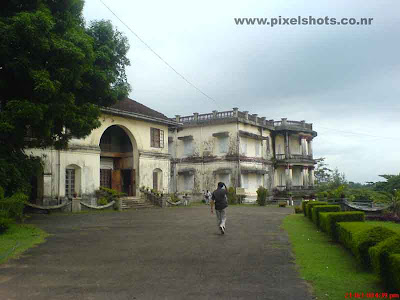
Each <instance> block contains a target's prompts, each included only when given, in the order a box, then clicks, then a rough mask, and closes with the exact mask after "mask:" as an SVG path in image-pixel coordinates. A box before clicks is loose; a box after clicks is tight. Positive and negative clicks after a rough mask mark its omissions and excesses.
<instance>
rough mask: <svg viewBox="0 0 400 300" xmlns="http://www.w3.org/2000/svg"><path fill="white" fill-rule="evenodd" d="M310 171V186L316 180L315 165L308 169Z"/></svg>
mask: <svg viewBox="0 0 400 300" xmlns="http://www.w3.org/2000/svg"><path fill="white" fill-rule="evenodd" d="M308 172H309V178H310V182H309V184H310V186H314V181H315V176H314V167H310V168H309V169H308Z"/></svg>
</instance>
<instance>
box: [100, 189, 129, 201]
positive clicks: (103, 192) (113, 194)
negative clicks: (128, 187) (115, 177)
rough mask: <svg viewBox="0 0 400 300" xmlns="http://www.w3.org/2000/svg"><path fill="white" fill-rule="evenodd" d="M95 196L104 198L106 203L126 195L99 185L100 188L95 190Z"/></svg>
mask: <svg viewBox="0 0 400 300" xmlns="http://www.w3.org/2000/svg"><path fill="white" fill-rule="evenodd" d="M96 196H97V198H98V199H99V200H100V199H101V198H105V199H106V200H107V203H110V202H112V201H117V200H118V198H120V197H123V196H126V194H125V193H121V192H118V191H116V190H113V189H109V188H106V187H103V186H101V187H100V189H99V190H97V191H96Z"/></svg>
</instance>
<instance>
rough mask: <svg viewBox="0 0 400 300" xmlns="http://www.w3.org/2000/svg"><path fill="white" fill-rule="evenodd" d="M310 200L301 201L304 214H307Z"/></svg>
mask: <svg viewBox="0 0 400 300" xmlns="http://www.w3.org/2000/svg"><path fill="white" fill-rule="evenodd" d="M308 202H309V201H302V202H301V208H302V210H303V214H304V216H307V203H308Z"/></svg>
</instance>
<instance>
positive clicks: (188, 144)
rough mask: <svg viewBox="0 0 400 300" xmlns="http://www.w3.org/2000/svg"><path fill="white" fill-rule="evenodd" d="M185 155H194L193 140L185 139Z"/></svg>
mask: <svg viewBox="0 0 400 300" xmlns="http://www.w3.org/2000/svg"><path fill="white" fill-rule="evenodd" d="M183 155H186V156H190V155H193V141H192V140H184V141H183Z"/></svg>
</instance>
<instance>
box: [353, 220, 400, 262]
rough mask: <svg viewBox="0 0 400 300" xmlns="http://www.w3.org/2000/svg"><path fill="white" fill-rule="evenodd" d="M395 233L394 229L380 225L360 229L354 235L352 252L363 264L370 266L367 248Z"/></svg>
mask: <svg viewBox="0 0 400 300" xmlns="http://www.w3.org/2000/svg"><path fill="white" fill-rule="evenodd" d="M395 234H396V233H395V232H394V231H392V230H390V229H388V228H385V227H381V226H376V227H373V228H370V229H367V230H364V231H361V232H359V233H357V234H356V235H354V238H353V247H352V248H353V253H354V255H355V256H356V258H357V260H358V261H359V262H360V263H361V264H362V265H363V266H365V267H366V268H369V267H370V266H371V260H370V256H369V253H368V250H369V248H371V247H373V246H375V245H376V244H378V243H379V242H382V241H384V240H386V239H387V238H389V237H391V236H393V235H395Z"/></svg>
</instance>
